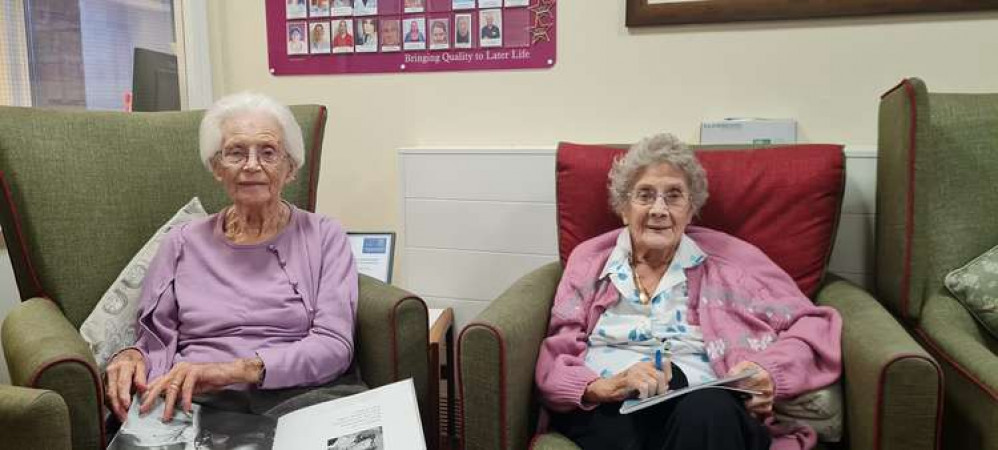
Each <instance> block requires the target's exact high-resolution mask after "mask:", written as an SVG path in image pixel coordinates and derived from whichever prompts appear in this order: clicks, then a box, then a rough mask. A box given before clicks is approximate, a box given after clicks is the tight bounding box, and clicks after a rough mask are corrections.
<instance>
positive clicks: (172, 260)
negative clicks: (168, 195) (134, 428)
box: [131, 225, 185, 382]
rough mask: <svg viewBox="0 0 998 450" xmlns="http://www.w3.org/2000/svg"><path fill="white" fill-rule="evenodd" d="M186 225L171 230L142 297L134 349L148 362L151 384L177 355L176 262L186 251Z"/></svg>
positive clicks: (142, 291) (170, 365)
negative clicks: (184, 246)
mask: <svg viewBox="0 0 998 450" xmlns="http://www.w3.org/2000/svg"><path fill="white" fill-rule="evenodd" d="M184 229H185V226H184V225H181V226H179V227H177V228H174V229H173V230H171V231H170V232H169V233H168V234H167V235H166V237H164V238H163V243H162V244H161V245H160V247H159V250H158V251H157V253H156V256H155V257H154V258H153V259H152V261H151V262H150V263H149V268H148V271H147V272H146V277H145V279H144V280H143V282H142V290H141V291H140V294H139V317H138V323H137V326H136V327H135V334H136V340H135V346H134V347H131V348H135V349H137V350H138V351H139V352H141V353H142V356H143V357H144V358H145V360H146V369H147V370H148V374H147V379H148V380H149V381H150V382H151V381H153V380H155V379H156V378H159V377H160V376H162V375H163V374H165V373H166V372H168V371H169V370H170V368H171V367H173V361H174V358H175V357H176V354H177V341H178V336H179V334H180V333H179V331H178V328H179V324H180V321H179V315H178V311H177V298H176V293H175V291H174V279H175V278H176V271H177V260H178V259H179V258H180V255H181V251H182V248H183V234H182V232H183V230H184Z"/></svg>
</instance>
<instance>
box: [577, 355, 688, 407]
mask: <svg viewBox="0 0 998 450" xmlns="http://www.w3.org/2000/svg"><path fill="white" fill-rule="evenodd" d="M671 379H672V365H671V364H669V363H668V362H666V364H665V366H664V370H657V369H655V365H654V364H652V363H649V362H640V363H637V364H634V365H632V366H631V367H628V368H627V370H625V371H623V372H620V373H618V374H616V375H614V376H612V377H610V378H600V379H598V380H596V381H593V382H592V383H589V385H588V386H586V392H585V394H583V396H582V399H583V400H585V401H587V402H590V403H609V402H619V401H623V400H625V399H628V398H630V397H634V396H635V394H637V395H636V396H637V398H648V397H650V396H653V395H659V394H664V393H665V392H666V391H668V390H669V380H671Z"/></svg>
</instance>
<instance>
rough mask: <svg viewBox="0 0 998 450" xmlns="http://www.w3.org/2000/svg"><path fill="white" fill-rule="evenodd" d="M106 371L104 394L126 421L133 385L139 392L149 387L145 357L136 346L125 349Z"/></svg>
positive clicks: (116, 412) (120, 416)
mask: <svg viewBox="0 0 998 450" xmlns="http://www.w3.org/2000/svg"><path fill="white" fill-rule="evenodd" d="M106 373H107V385H106V386H105V387H104V391H105V392H104V395H105V397H107V403H108V405H110V407H111V411H112V412H113V413H114V415H115V416H117V417H118V420H120V421H121V422H122V423H124V422H125V418H126V417H127V416H128V408H129V407H130V406H131V405H132V386H134V387H135V389H136V390H138V391H139V392H145V391H146V389H147V386H146V361H145V358H144V357H143V356H142V353H141V352H139V351H138V350H136V349H134V348H130V349H127V350H124V351H122V352H121V353H118V354H117V355H115V356H114V359H112V360H111V362H110V363H109V364H108V365H107V371H106Z"/></svg>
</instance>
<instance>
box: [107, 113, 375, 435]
mask: <svg viewBox="0 0 998 450" xmlns="http://www.w3.org/2000/svg"><path fill="white" fill-rule="evenodd" d="M200 151H201V159H202V161H203V162H204V165H205V167H206V168H207V169H208V170H210V171H211V173H212V174H213V176H214V178H215V179H216V180H217V181H218V182H219V184H221V186H222V187H223V188H224V189H225V190H226V192H227V193H228V196H229V198H230V199H231V201H232V205H231V206H228V207H226V208H224V209H223V210H221V211H220V212H218V213H217V214H214V215H211V216H209V217H207V218H205V219H201V220H196V221H192V222H189V223H187V224H184V225H181V226H178V227H176V228H174V229H173V230H171V231H170V232H169V234H168V235H167V236H166V237H165V239H164V241H163V244H162V246H161V247H160V249H159V251H158V253H157V255H156V257H155V258H154V260H153V261H152V263H151V264H150V266H149V270H148V273H147V275H146V278H145V281H144V284H143V287H142V293H141V304H140V312H139V317H138V323H137V326H136V332H137V340H136V342H135V345H134V346H133V347H129V348H127V349H125V350H123V351H121V352H119V353H118V354H116V355H115V356H114V358H113V359H112V360H111V361H110V363H109V364H108V368H107V386H106V388H107V389H106V390H107V394H106V396H107V401H108V404H109V405H110V408H111V410H112V411H113V412H114V414H115V415H116V416H117V417H118V419H120V420H121V421H123V422H124V421H125V419H126V414H127V411H128V410H129V407H130V405H131V403H132V395H131V392H132V390H133V389H134V390H137V391H138V392H139V393H141V394H142V395H143V397H142V402H141V406H140V411H141V412H142V413H146V412H148V411H149V410H150V409H152V408H153V407H154V406H156V405H157V402H158V399H160V398H164V397H165V407H164V409H163V414H162V418H163V420H165V421H169V420H170V419H172V418H173V417H174V416H173V414H174V408H175V407H180V408H183V409H184V410H186V411H190V410H191V406H192V401H193V398H194V396H195V395H196V394H203V393H218V392H222V391H224V390H236V391H240V390H241V391H256V390H281V392H283V393H285V394H286V395H278V397H281V398H287V397H290V396H293V395H297V394H301V393H302V392H304V390H294V389H284V388H295V387H304V386H317V385H327V384H329V383H330V382H334V380H335V381H341V380H343V379H345V378H350V377H347V376H346V375H345V374H350V375H352V374H354V372H353V371H352V369H351V361H352V359H353V355H354V341H353V336H354V327H355V323H354V321H355V316H356V310H357V295H358V293H357V286H358V284H357V283H358V278H357V270H356V267H355V264H354V259H353V256H352V253H351V250H350V245H349V243H348V240H347V236H346V233H345V232H344V230H343V228H342V227H341V226H340V224H339V223H338V222H337V221H335V220H333V219H330V218H328V217H324V216H322V215H319V214H314V213H310V212H307V211H303V210H301V209H298V208H296V207H295V206H294V205H292V204H290V203H288V202H286V201H284V200H283V199H282V198H281V191H282V189H283V188H284V187H285V186H286V185H287V184H288V183H289V182H290V181H292V180H293V179H294V178H295V176H296V174H297V171H298V169H299V168H300V167H301V166H302V163H303V157H304V144H303V139H302V132H301V128H300V127H299V125H298V123H297V122H296V121H295V118H294V116H293V115H292V114H291V111H290V110H289V109H288V108H287V107H285V106H284V105H281V104H279V103H277V102H276V101H274V100H273V99H271V98H269V97H266V96H263V95H258V94H250V93H242V94H236V95H232V96H229V97H226V98H223V99H221V100H219V101H218V102H217V103H215V104H214V105H213V106H212V107H211V108H210V109H209V110H208V111H207V113H206V114H205V116H204V118H203V120H202V122H201V130H200ZM348 369H351V370H348ZM357 380H359V379H352V380H351V382H356V383H359V381H357ZM333 384H335V383H333Z"/></svg>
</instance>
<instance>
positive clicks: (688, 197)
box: [536, 134, 842, 450]
mask: <svg viewBox="0 0 998 450" xmlns="http://www.w3.org/2000/svg"><path fill="white" fill-rule="evenodd" d="M706 200H707V180H706V175H705V172H704V170H703V167H701V165H700V163H699V162H698V161H697V159H696V157H695V156H694V154H693V152H692V151H691V150H690V149H689V148H688V147H686V145H684V144H683V143H682V142H680V141H679V140H677V139H676V138H675V137H673V136H671V135H667V134H663V135H658V136H654V137H651V138H647V139H644V140H642V141H641V142H639V143H637V144H635V145H634V146H633V147H631V149H630V150H629V151H628V152H627V154H626V155H625V156H624V157H623V158H621V159H619V160H618V161H617V162H616V163H614V165H613V168H612V169H611V171H610V203H611V206H612V207H613V208H614V210H615V211H617V213H618V214H619V215H620V217H621V218H622V219H623V222H624V225H625V227H624V228H621V229H619V230H614V231H611V232H609V233H606V234H604V235H601V236H597V237H595V238H592V239H590V240H588V241H586V242H584V243H582V244H581V245H579V246H578V247H577V248H576V249H575V251H574V252H572V255H571V256H570V257H569V259H568V264H567V265H566V268H565V273H564V275H563V277H562V280H561V284H560V285H559V286H558V291H557V294H556V296H555V300H554V307H553V308H552V311H551V323H550V325H549V327H548V335H547V338H546V339H545V340H544V343H543V345H542V346H541V351H540V356H539V358H538V362H537V372H536V381H537V385H538V388H539V390H540V393H541V396H542V400H543V402H544V404H545V405H546V406H547V408H548V410H549V411H550V412H551V413H552V414H551V420H550V425H551V427H553V428H554V429H555V430H556V431H559V432H561V433H562V434H564V435H565V436H566V437H568V438H569V439H571V440H572V441H573V442H575V443H576V444H578V445H579V446H580V447H582V448H584V449H656V450H657V449H767V448H774V449H797V448H810V447H813V446H814V444H815V441H816V436H815V433H814V431H813V430H811V429H810V428H808V427H807V426H805V425H799V424H786V423H778V422H777V421H776V420H775V419H774V417H773V402H774V401H780V400H783V399H788V398H792V397H795V396H797V395H800V394H802V393H804V392H807V391H811V390H814V389H817V388H820V387H823V386H826V385H828V384H831V383H833V382H834V381H835V380H836V379H837V378H838V376H839V373H840V371H841V364H840V362H841V355H840V348H839V341H840V336H841V328H842V322H841V319H840V317H839V316H838V314H837V313H836V312H835V311H834V310H833V309H830V308H826V307H817V306H815V305H814V304H812V303H811V301H810V300H808V298H807V297H806V296H804V294H802V293H801V292H800V290H799V289H798V288H797V286H796V285H795V284H794V281H793V280H792V279H791V278H790V276H789V275H787V274H786V273H785V272H783V271H782V270H781V269H780V268H779V267H777V266H776V265H775V264H774V263H773V262H772V261H771V260H770V259H769V258H768V257H766V255H764V254H763V253H762V252H761V251H760V250H759V249H757V248H755V247H754V246H752V245H751V244H748V243H746V242H744V241H741V240H739V239H737V238H735V237H732V236H729V235H726V234H724V233H721V232H718V231H714V230H709V229H706V228H701V227H695V226H690V225H689V224H690V221H691V219H692V217H693V216H694V215H695V214H696V213H697V211H698V210H699V209H700V208H701V207H702V206H703V204H704V203H705V202H706ZM659 355H664V358H656V357H657V356H659ZM656 359H659V361H656ZM656 362H658V364H656ZM745 371H752V372H754V375H752V376H750V377H748V378H746V379H744V380H742V381H740V382H738V384H737V386H738V387H741V388H744V389H749V390H752V391H756V392H758V394H754V395H751V396H750V397H747V398H746V397H744V396H739V394H738V393H735V392H732V391H727V390H720V389H704V390H700V391H695V392H693V393H691V394H687V395H684V396H681V397H678V398H675V399H672V400H668V401H665V402H662V403H659V404H657V405H655V406H652V407H649V408H646V409H643V410H641V411H637V412H634V413H631V414H620V412H619V410H620V406H621V402H623V401H624V400H627V399H631V398H645V397H648V396H653V395H656V394H661V393H664V392H666V391H668V390H671V389H678V388H681V387H685V386H687V385H696V384H700V383H703V382H707V381H711V380H715V379H717V378H719V377H724V376H727V375H734V374H738V373H742V372H745Z"/></svg>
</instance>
